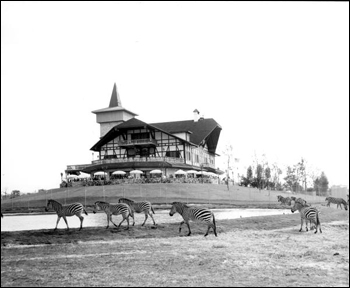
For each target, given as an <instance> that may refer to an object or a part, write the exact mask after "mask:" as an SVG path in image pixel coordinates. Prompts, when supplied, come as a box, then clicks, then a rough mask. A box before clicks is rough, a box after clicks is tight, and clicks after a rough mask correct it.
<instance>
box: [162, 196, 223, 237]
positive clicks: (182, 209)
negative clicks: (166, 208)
mask: <svg viewBox="0 0 350 288" xmlns="http://www.w3.org/2000/svg"><path fill="white" fill-rule="evenodd" d="M176 212H177V213H179V214H180V215H181V216H182V218H183V219H184V221H182V222H181V223H180V227H179V233H180V232H181V226H182V224H184V223H186V225H187V227H188V234H187V236H190V235H191V228H190V224H189V223H188V222H189V221H199V222H205V223H207V224H208V230H207V233H205V235H204V236H207V235H208V233H209V229H210V228H213V231H214V234H215V236H216V237H217V236H218V235H217V234H216V224H215V217H214V213H213V212H211V211H210V210H208V209H205V208H198V207H190V206H187V205H186V204H185V203H181V202H174V203H172V206H171V209H170V212H169V215H170V216H173V215H174V214H175V213H176Z"/></svg>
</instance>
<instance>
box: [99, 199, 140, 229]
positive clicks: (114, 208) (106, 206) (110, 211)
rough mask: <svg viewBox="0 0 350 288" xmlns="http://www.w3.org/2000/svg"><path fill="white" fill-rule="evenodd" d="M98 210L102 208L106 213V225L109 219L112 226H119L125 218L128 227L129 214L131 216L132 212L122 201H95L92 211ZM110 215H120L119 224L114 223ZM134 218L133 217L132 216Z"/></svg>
mask: <svg viewBox="0 0 350 288" xmlns="http://www.w3.org/2000/svg"><path fill="white" fill-rule="evenodd" d="M98 210H103V211H104V212H105V213H106V215H107V227H106V229H107V228H108V227H109V221H111V222H112V223H113V224H114V226H116V227H118V228H119V227H120V225H121V224H122V223H123V222H124V221H125V220H126V221H127V223H128V228H126V229H127V230H128V229H129V216H132V217H133V212H132V210H131V208H130V207H129V206H128V205H127V204H124V203H107V202H103V201H96V202H95V205H94V210H93V212H94V213H96V211H98ZM112 215H122V216H123V220H122V221H121V222H120V223H119V225H116V224H115V223H114V222H113V220H112ZM133 218H134V217H133Z"/></svg>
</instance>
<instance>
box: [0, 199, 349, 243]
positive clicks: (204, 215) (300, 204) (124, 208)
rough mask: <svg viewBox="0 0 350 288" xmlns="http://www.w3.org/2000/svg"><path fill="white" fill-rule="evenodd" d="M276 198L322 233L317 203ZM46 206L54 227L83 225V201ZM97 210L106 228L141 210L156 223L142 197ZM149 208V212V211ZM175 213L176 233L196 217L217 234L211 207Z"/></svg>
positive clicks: (175, 207) (181, 206) (100, 204)
mask: <svg viewBox="0 0 350 288" xmlns="http://www.w3.org/2000/svg"><path fill="white" fill-rule="evenodd" d="M347 197H348V201H347V202H346V201H345V200H344V199H342V198H334V197H327V198H326V199H325V201H328V203H327V206H330V203H333V204H337V208H338V207H339V206H340V208H341V205H342V204H343V205H344V209H345V210H347V205H349V195H347ZM277 200H278V202H281V204H283V205H288V206H291V203H292V201H294V205H293V207H292V208H291V212H292V213H294V212H295V211H297V210H298V211H299V214H300V219H301V226H300V229H299V232H301V231H302V229H303V222H304V221H305V228H306V231H308V228H307V222H308V221H309V222H310V229H311V230H312V229H313V227H311V223H312V224H314V227H315V228H316V230H315V232H314V233H317V231H318V230H319V231H320V233H322V229H321V222H320V219H319V214H320V212H319V211H318V209H317V208H316V207H312V206H311V205H310V204H308V203H307V202H306V201H305V200H304V199H302V198H296V197H290V198H289V197H283V196H281V195H278V196H277ZM49 209H53V210H54V211H55V212H56V214H57V221H56V227H55V229H54V230H56V229H57V225H58V223H59V221H60V219H61V218H63V219H64V221H65V222H66V225H67V230H69V226H68V222H67V219H66V217H69V216H74V215H75V216H77V217H78V218H79V219H80V229H79V230H81V229H82V228H83V221H84V217H83V216H82V214H83V213H85V214H86V215H88V213H87V212H86V210H85V208H84V206H83V204H81V203H73V204H68V205H62V204H61V203H59V202H58V201H56V200H52V199H50V200H48V201H47V205H46V207H45V211H49ZM341 209H342V208H341ZM96 211H104V212H105V213H106V215H107V226H106V229H108V228H109V222H112V223H113V225H114V226H116V227H118V228H119V227H120V226H121V224H122V223H123V222H124V221H125V220H126V221H127V228H126V229H127V230H128V229H129V217H131V218H132V219H133V224H132V225H133V226H134V225H135V218H134V213H144V214H145V220H144V222H143V223H142V225H141V226H144V225H145V223H146V221H147V219H148V216H150V217H151V218H152V221H153V224H154V225H156V222H155V221H154V218H153V215H152V213H153V214H155V212H154V209H153V207H152V204H151V203H150V202H148V201H142V202H135V201H133V200H130V199H127V198H120V199H119V200H118V203H108V202H104V201H96V202H95V203H94V206H93V213H94V214H95V213H96ZM151 212H152V213H151ZM175 213H179V214H180V215H181V216H182V218H183V221H182V222H181V223H180V227H179V233H181V227H182V225H183V224H184V223H186V225H187V228H188V234H187V236H190V235H191V228H190V224H189V221H195V222H202V223H206V224H207V226H208V229H207V231H206V233H205V235H204V236H207V235H208V234H209V230H210V228H212V230H213V232H214V235H215V236H216V237H217V233H216V222H215V216H214V213H213V212H212V211H210V210H209V209H206V208H199V207H193V206H188V205H187V204H185V203H182V202H173V203H172V206H171V209H170V212H169V215H170V216H173V215H174V214H175ZM112 215H122V217H123V219H122V221H121V222H120V223H119V224H118V225H117V224H115V223H114V222H113V220H112ZM1 218H3V214H2V213H1Z"/></svg>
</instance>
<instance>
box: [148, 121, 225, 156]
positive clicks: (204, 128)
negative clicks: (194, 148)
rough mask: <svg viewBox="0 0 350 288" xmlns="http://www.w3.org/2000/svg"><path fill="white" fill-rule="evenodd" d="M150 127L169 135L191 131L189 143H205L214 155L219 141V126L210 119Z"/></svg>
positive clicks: (155, 124)
mask: <svg viewBox="0 0 350 288" xmlns="http://www.w3.org/2000/svg"><path fill="white" fill-rule="evenodd" d="M151 125H152V126H155V127H158V128H160V129H162V130H164V131H167V132H169V133H171V134H173V133H181V132H188V131H191V132H192V134H190V142H192V143H194V144H196V145H201V144H204V143H205V142H206V143H207V145H208V149H209V151H210V152H213V153H215V150H216V146H217V142H218V141H219V136H220V131H221V129H222V128H221V126H220V125H219V124H218V123H217V122H216V121H215V120H214V119H212V118H208V119H201V120H198V121H194V120H185V121H174V122H162V123H152V124H151Z"/></svg>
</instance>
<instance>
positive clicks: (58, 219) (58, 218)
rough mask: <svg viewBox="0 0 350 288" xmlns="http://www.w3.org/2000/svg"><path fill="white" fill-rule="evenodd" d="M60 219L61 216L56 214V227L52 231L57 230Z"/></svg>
mask: <svg viewBox="0 0 350 288" xmlns="http://www.w3.org/2000/svg"><path fill="white" fill-rule="evenodd" d="M60 220H61V216H57V221H56V227H55V229H54V230H53V231H56V230H57V226H58V222H60Z"/></svg>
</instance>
